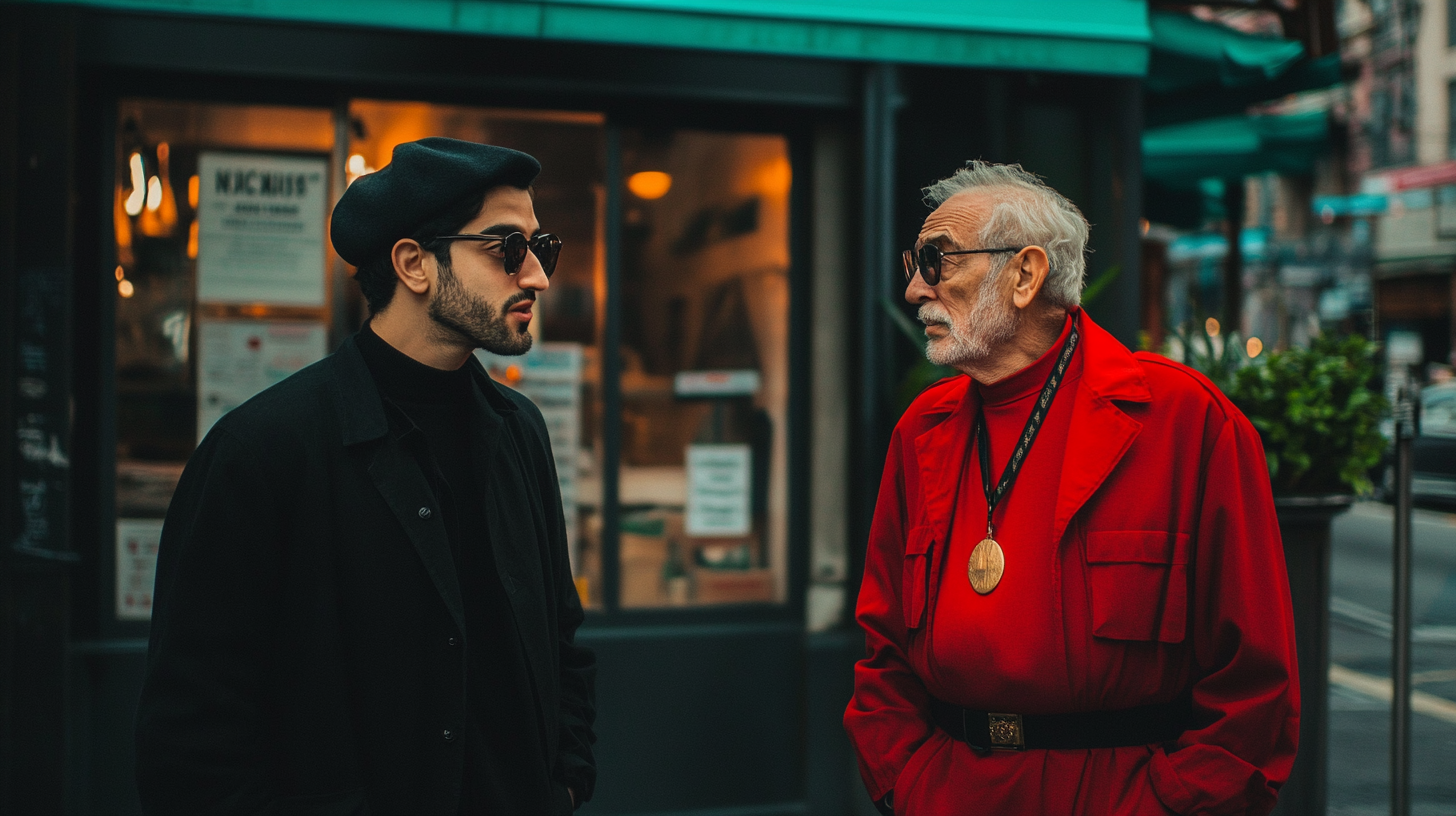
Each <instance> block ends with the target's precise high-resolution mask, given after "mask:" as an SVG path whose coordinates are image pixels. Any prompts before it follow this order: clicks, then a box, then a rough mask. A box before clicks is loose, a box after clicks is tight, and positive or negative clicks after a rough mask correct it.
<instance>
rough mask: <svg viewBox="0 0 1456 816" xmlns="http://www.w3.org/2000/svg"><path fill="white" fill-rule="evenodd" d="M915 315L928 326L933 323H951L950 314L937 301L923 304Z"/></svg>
mask: <svg viewBox="0 0 1456 816" xmlns="http://www.w3.org/2000/svg"><path fill="white" fill-rule="evenodd" d="M915 316H916V317H917V318H918V319H919V320H920V322H921V323H923V324H925V325H927V326H928V325H930V324H931V323H943V324H945V325H947V326H949V325H950V324H951V319H950V314H949V313H948V312H946V310H945V309H944V308H942V307H941V306H940V305H939V304H937V303H926V304H923V305H922V306H921V307H920V311H919V312H918V313H916V315H915Z"/></svg>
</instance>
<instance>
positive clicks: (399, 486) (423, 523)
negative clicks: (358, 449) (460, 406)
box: [369, 431, 465, 632]
mask: <svg viewBox="0 0 1456 816" xmlns="http://www.w3.org/2000/svg"><path fill="white" fill-rule="evenodd" d="M415 433H418V431H415ZM369 477H370V478H371V479H373V480H374V486H375V487H377V488H379V495H381V496H383V497H384V501H385V503H386V504H388V505H389V509H390V511H391V512H393V513H394V517H395V518H396V519H398V520H399V524H400V526H401V527H403V528H404V531H405V535H407V536H409V540H410V543H411V544H412V545H414V548H415V552H416V553H417V554H418V555H419V557H420V562H421V563H423V564H424V565H425V571H426V572H427V573H429V575H430V581H431V582H432V583H433V584H434V585H435V591H437V592H439V593H440V597H441V598H442V599H444V601H445V606H446V607H448V608H449V610H450V617H452V618H454V619H455V625H456V626H458V627H460V631H461V632H464V631H465V604H464V601H462V600H461V597H460V577H459V575H458V574H457V573H456V571H455V557H454V555H453V554H452V553H451V552H450V538H449V536H448V535H447V534H446V532H445V522H444V514H443V513H441V511H440V507H439V503H438V502H437V501H436V500H435V496H434V493H433V492H432V491H431V490H430V484H429V482H427V481H426V480H425V474H424V473H423V472H422V471H421V470H420V466H419V463H418V462H416V461H415V458H414V457H413V456H411V455H410V453H409V452H408V451H406V450H405V448H404V445H403V444H402V443H401V441H400V440H398V439H386V440H384V442H383V443H382V444H380V445H379V446H378V447H376V448H375V449H374V455H373V457H372V458H371V459H370V461H369Z"/></svg>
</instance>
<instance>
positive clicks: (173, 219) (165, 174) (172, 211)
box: [139, 142, 177, 238]
mask: <svg viewBox="0 0 1456 816" xmlns="http://www.w3.org/2000/svg"><path fill="white" fill-rule="evenodd" d="M171 153H172V150H171V148H170V147H169V146H168V145H167V143H166V142H161V143H159V144H158V145H157V174H156V175H155V176H152V177H151V178H150V179H148V180H147V206H146V210H145V211H144V212H143V213H142V217H141V222H140V224H139V226H140V227H141V231H142V234H143V235H146V236H148V237H151V238H162V237H165V236H168V235H171V234H172V231H173V230H174V229H175V228H176V226H177V197H176V196H175V195H173V194H172V179H171V174H172V166H171V162H170V161H169V160H170V159H171Z"/></svg>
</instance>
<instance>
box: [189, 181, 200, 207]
mask: <svg viewBox="0 0 1456 816" xmlns="http://www.w3.org/2000/svg"><path fill="white" fill-rule="evenodd" d="M201 195H202V179H201V178H199V177H197V176H193V177H192V178H190V179H187V206H189V207H191V208H192V209H194V210H195V209H197V200H198V199H199V198H200V197H201Z"/></svg>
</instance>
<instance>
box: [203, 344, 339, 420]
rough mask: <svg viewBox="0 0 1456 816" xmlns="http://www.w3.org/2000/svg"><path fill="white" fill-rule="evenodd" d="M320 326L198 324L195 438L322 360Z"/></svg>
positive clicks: (322, 346) (323, 347) (323, 352)
mask: <svg viewBox="0 0 1456 816" xmlns="http://www.w3.org/2000/svg"><path fill="white" fill-rule="evenodd" d="M327 343H328V332H327V331H326V330H325V328H324V324H322V323H303V322H297V321H295V322H284V321H275V322H267V321H261V320H200V321H198V324H197V438H198V440H201V439H202V438H203V437H204V436H207V432H208V431H209V430H211V428H212V426H213V424H214V423H216V422H217V421H218V420H219V419H221V418H222V415H223V414H226V413H227V412H228V411H231V410H232V409H234V408H236V407H238V406H239V405H242V404H243V403H244V402H247V401H248V400H249V399H250V398H251V397H252V396H253V395H254V394H256V393H258V392H259V391H262V390H263V389H265V388H267V387H268V386H270V385H274V384H276V383H280V382H282V381H283V380H284V378H286V377H287V376H288V375H290V374H292V373H293V372H295V371H298V370H299V369H301V368H303V367H304V366H306V365H309V364H310V363H314V362H317V361H319V360H322V359H323V358H324V354H325V352H326V345H327Z"/></svg>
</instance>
